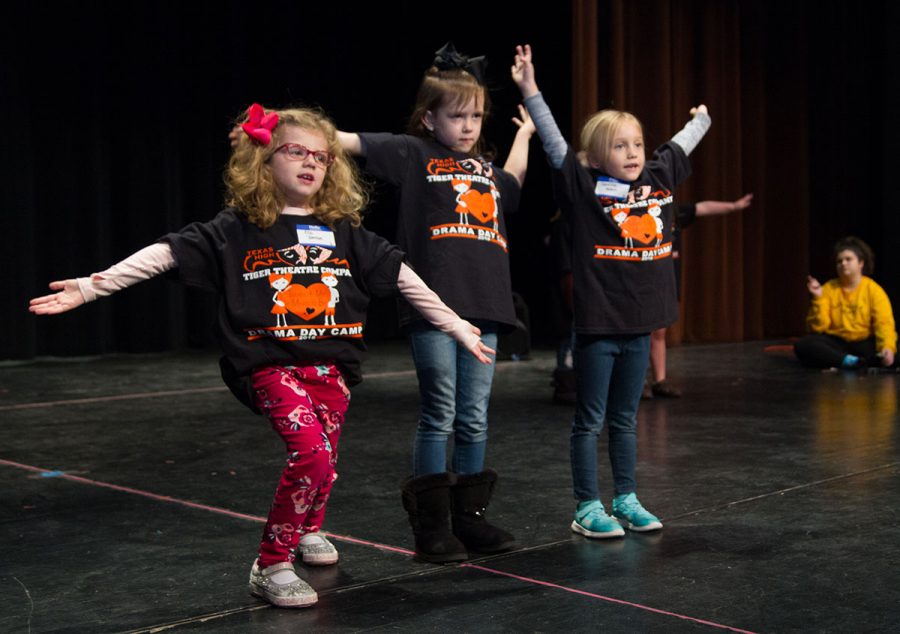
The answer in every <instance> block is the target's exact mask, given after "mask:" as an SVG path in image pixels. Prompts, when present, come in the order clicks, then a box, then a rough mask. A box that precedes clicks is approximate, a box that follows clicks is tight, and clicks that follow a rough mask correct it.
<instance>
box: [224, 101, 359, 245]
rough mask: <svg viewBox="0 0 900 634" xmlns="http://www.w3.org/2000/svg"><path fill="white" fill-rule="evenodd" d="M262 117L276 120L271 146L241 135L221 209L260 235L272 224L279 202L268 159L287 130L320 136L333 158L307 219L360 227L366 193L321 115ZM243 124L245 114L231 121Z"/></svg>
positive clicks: (294, 112)
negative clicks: (233, 211) (231, 210)
mask: <svg viewBox="0 0 900 634" xmlns="http://www.w3.org/2000/svg"><path fill="white" fill-rule="evenodd" d="M265 112H266V114H269V113H272V112H275V113H277V114H278V125H277V126H276V127H275V129H274V130H273V131H272V140H271V141H270V142H269V144H268V145H261V144H259V143H257V142H255V141H254V140H252V139H251V138H250V137H249V136H247V135H246V134H244V133H243V132H241V133H240V134H239V137H238V141H237V145H236V146H235V148H234V151H233V152H232V153H231V158H230V159H229V161H228V167H227V168H226V169H225V175H224V180H225V187H226V188H227V191H226V197H225V204H227V205H229V206H231V207H236V208H237V209H239V210H240V211H242V212H243V213H245V214H246V215H247V219H248V220H249V221H250V222H252V223H253V224H255V225H256V226H258V227H260V228H261V229H266V228H268V227H271V226H272V225H273V224H275V221H276V220H277V219H278V216H279V214H280V213H281V210H282V209H283V208H284V206H285V201H284V199H283V197H282V196H281V192H279V190H278V188H277V187H276V185H275V181H274V179H273V177H272V169H271V167H270V166H269V159H270V158H271V157H272V154H273V153H274V150H275V148H277V147H278V146H279V145H281V142H280V141H279V140H278V139H279V137H280V136H281V134H279V133H280V131H281V130H283V129H284V128H285V127H287V126H297V127H298V128H303V129H304V130H311V131H316V132H320V133H321V134H322V135H323V136H324V137H325V140H326V142H327V144H328V151H329V152H331V153H332V154H333V155H334V162H333V163H332V164H331V165H329V166H328V168H326V171H325V180H324V182H323V183H322V187H321V189H319V191H318V192H316V193H315V195H314V196H313V197H312V199H311V200H310V208H311V210H312V212H313V214H314V215H315V216H316V217H317V218H319V219H320V220H322V221H323V222H324V223H325V224H327V225H328V226H330V227H332V228H333V227H334V225H335V224H337V223H338V222H340V221H342V220H347V221H348V222H350V224H351V225H353V226H354V227H358V226H359V225H360V223H361V222H362V209H363V208H364V207H365V206H366V204H367V203H368V202H369V187H368V185H367V184H366V183H365V182H364V181H363V180H362V178H361V177H360V174H359V170H358V169H357V167H356V164H355V163H354V161H353V159H351V158H350V156H348V155H347V153H346V152H344V149H343V148H342V147H341V144H340V142H339V141H338V137H337V128H335V126H334V124H333V123H332V122H331V120H330V119H329V118H328V117H327V116H326V115H325V113H323V112H321V111H319V110H314V109H310V108H287V109H284V110H270V109H268V108H266V109H265ZM246 120H247V116H246V113H244V115H243V116H242V117H241V118H240V119H239V120H238V121H237V123H238V124H240V123H243V122H245V121H246Z"/></svg>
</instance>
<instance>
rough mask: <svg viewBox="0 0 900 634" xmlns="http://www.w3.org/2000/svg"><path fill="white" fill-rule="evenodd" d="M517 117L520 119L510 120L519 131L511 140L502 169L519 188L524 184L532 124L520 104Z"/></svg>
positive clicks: (532, 131)
mask: <svg viewBox="0 0 900 634" xmlns="http://www.w3.org/2000/svg"><path fill="white" fill-rule="evenodd" d="M519 116H520V117H521V119H520V118H518V117H513V118H512V120H513V123H515V124H516V125H517V126H519V130H518V131H517V132H516V138H515V139H513V144H512V147H511V148H510V149H509V156H508V157H506V165H504V166H503V169H504V170H506V171H507V172H509V173H510V174H512V175H513V177H514V178H515V179H516V181H518V183H519V187H521V186H522V185H523V184H524V183H525V172H526V171H527V170H528V142H529V141H531V137H532V135H534V122H533V121H532V120H531V116H530V115H529V114H528V110H527V109H526V108H525V106H523V105H521V104H520V105H519Z"/></svg>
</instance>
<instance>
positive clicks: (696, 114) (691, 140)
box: [672, 104, 712, 156]
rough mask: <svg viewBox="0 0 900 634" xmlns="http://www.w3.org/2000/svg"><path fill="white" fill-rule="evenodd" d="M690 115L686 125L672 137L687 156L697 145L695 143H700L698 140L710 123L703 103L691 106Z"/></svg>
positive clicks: (710, 120)
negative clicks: (694, 106)
mask: <svg viewBox="0 0 900 634" xmlns="http://www.w3.org/2000/svg"><path fill="white" fill-rule="evenodd" d="M691 117H692V119H691V120H690V121H688V123H687V125H686V126H684V127H683V128H682V129H681V130H679V131H678V132H677V133H676V134H675V136H673V137H672V141H673V142H675V143H677V144H678V145H680V146H681V149H682V150H684V153H685V154H687V155H688V156H690V155H691V152H693V151H694V148H695V147H697V144H698V143H700V140H701V139H702V138H703V136H704V135H705V134H706V132H707V130H709V126H710V125H711V124H712V119H710V117H709V111H708V110H707V108H706V106H705V105H703V104H700V105H699V106H697V107H696V108H691Z"/></svg>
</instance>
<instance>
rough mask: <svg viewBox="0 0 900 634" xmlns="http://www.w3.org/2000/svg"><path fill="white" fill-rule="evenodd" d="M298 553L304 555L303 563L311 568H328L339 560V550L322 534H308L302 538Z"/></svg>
mask: <svg viewBox="0 0 900 634" xmlns="http://www.w3.org/2000/svg"><path fill="white" fill-rule="evenodd" d="M297 551H298V552H299V553H300V554H301V555H302V558H303V563H305V564H308V565H310V566H328V565H330V564H334V563H337V560H338V551H337V548H335V547H334V544H332V543H331V542H330V541H328V540H327V539H326V538H325V535H323V534H322V533H307V534H306V535H304V536H303V537H301V538H300V545H299V546H297Z"/></svg>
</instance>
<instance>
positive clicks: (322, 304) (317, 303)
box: [278, 282, 331, 321]
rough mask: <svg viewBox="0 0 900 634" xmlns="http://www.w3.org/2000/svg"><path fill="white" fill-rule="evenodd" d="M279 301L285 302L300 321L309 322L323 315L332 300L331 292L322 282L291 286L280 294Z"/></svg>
mask: <svg viewBox="0 0 900 634" xmlns="http://www.w3.org/2000/svg"><path fill="white" fill-rule="evenodd" d="M278 299H280V300H281V301H283V302H284V305H285V306H286V307H287V309H288V310H289V311H291V312H292V313H294V314H295V315H297V317H299V318H300V319H304V320H306V321H309V320H310V319H312V318H313V317H315V316H317V315H320V314H322V311H324V310H325V308H326V307H327V306H328V302H329V300H331V291H330V290H329V289H328V287H327V286H325V285H324V284H322V283H321V282H316V283H315V284H310V285H309V286H308V287H307V286H303V284H291V285H290V286H288V287H287V288H286V289H284V290H283V291H281V293H279V294H278Z"/></svg>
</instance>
